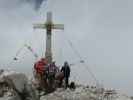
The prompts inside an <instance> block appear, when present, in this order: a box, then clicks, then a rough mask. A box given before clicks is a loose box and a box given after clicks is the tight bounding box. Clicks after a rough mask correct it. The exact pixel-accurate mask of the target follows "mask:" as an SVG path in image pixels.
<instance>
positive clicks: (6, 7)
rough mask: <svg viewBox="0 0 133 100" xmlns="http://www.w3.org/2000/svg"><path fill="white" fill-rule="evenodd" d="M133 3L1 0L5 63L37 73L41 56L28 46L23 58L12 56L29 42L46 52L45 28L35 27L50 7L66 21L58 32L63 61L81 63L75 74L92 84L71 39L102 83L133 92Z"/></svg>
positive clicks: (58, 55)
mask: <svg viewBox="0 0 133 100" xmlns="http://www.w3.org/2000/svg"><path fill="white" fill-rule="evenodd" d="M21 1H22V0H21ZM132 5H133V1H132V0H48V1H47V2H46V0H45V2H43V4H42V5H41V8H40V10H38V11H37V10H35V9H34V7H33V6H34V5H33V3H30V2H28V3H27V2H20V0H0V22H1V23H0V46H1V47H0V55H1V56H0V64H1V68H5V69H6V68H10V69H13V70H16V71H20V72H25V73H26V74H27V73H31V72H32V70H31V69H32V65H33V63H34V61H35V58H34V57H33V55H32V54H31V53H30V52H29V51H28V50H27V49H25V48H24V50H22V52H21V53H20V55H19V57H18V58H19V60H18V61H17V62H13V61H12V59H13V57H14V56H15V54H16V52H17V51H18V50H19V48H21V47H22V46H23V45H24V44H25V43H27V44H29V45H31V46H32V48H33V49H34V50H35V52H36V53H38V55H39V56H40V57H41V56H42V52H43V51H45V50H43V49H45V40H44V39H45V31H44V30H33V28H32V24H33V23H38V22H41V23H43V22H44V21H45V19H46V12H47V11H52V12H53V20H54V22H55V23H63V24H64V25H65V30H64V31H53V58H54V60H56V62H57V64H59V65H61V64H62V63H63V62H64V61H65V60H68V61H69V62H70V63H75V64H76V63H77V65H75V66H72V68H71V69H72V77H73V79H74V80H77V81H80V82H82V83H85V82H86V83H88V84H89V83H90V80H93V79H91V77H90V74H88V72H87V71H86V68H85V67H84V66H83V65H82V64H79V63H78V61H79V58H78V57H77V56H76V55H75V53H74V52H73V51H72V49H71V47H70V46H69V44H68V43H67V42H68V41H67V39H70V40H71V42H72V43H73V46H74V47H75V48H76V49H77V50H78V52H79V53H80V54H81V55H82V57H83V58H84V59H85V60H86V62H87V64H88V65H89V67H90V69H91V70H92V72H93V73H94V74H95V76H96V78H97V79H98V80H99V81H100V83H102V84H103V85H104V86H105V87H109V88H111V87H112V88H116V89H120V90H121V91H124V93H127V94H129V95H133V94H132V93H133V90H132V89H133V85H132V84H133V80H132V78H131V77H132V75H133V74H132V71H133V61H132V60H133V47H132V43H133V39H132V38H133V11H132V10H133V6H132ZM66 37H67V39H66ZM75 78H76V79H75Z"/></svg>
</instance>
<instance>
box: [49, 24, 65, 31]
mask: <svg viewBox="0 0 133 100" xmlns="http://www.w3.org/2000/svg"><path fill="white" fill-rule="evenodd" d="M52 28H53V29H60V30H64V25H63V24H53V25H52Z"/></svg>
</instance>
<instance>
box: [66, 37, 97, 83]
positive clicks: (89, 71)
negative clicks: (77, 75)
mask: <svg viewBox="0 0 133 100" xmlns="http://www.w3.org/2000/svg"><path fill="white" fill-rule="evenodd" d="M64 36H65V35H64ZM65 39H66V40H67V42H68V44H69V45H70V47H71V49H72V50H73V52H74V53H75V54H76V55H77V57H78V58H79V59H80V62H81V63H82V64H83V65H84V66H85V68H86V70H87V71H88V73H90V75H91V76H92V78H93V79H94V80H95V82H96V85H99V81H98V80H97V79H96V77H95V75H94V74H93V73H92V71H91V69H90V68H89V66H88V65H87V64H86V62H85V61H84V60H83V59H82V57H81V55H80V54H79V52H78V51H77V50H76V48H75V47H74V46H73V44H72V42H71V41H70V40H69V39H68V38H67V37H66V36H65Z"/></svg>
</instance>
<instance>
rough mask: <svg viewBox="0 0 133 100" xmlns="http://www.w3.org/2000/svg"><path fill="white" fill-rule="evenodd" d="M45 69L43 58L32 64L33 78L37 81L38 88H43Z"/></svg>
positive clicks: (45, 63)
mask: <svg viewBox="0 0 133 100" xmlns="http://www.w3.org/2000/svg"><path fill="white" fill-rule="evenodd" d="M46 67H47V60H46V59H45V58H41V59H40V60H39V61H37V62H36V63H35V64H34V71H35V78H36V79H37V80H38V81H39V84H40V87H45V86H46V85H47V83H46V76H47V75H46Z"/></svg>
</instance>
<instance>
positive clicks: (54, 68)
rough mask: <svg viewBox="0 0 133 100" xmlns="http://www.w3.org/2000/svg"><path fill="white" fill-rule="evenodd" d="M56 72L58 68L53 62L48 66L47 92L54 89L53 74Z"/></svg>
mask: <svg viewBox="0 0 133 100" xmlns="http://www.w3.org/2000/svg"><path fill="white" fill-rule="evenodd" d="M57 72H58V67H57V66H56V65H55V62H54V61H53V62H52V63H51V64H49V65H48V83H49V90H50V89H51V90H50V91H52V90H53V89H55V74H56V73H57Z"/></svg>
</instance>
